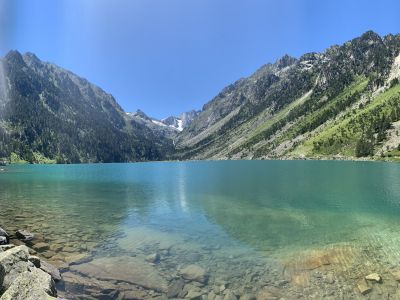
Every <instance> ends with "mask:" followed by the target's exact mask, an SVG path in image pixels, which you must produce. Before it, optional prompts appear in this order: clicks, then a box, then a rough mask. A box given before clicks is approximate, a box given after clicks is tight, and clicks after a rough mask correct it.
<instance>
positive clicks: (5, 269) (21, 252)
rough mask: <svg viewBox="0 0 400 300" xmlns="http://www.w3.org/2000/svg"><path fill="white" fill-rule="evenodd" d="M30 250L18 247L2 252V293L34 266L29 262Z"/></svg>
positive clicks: (0, 256)
mask: <svg viewBox="0 0 400 300" xmlns="http://www.w3.org/2000/svg"><path fill="white" fill-rule="evenodd" d="M28 256H29V253H28V248H27V247H26V246H18V247H14V248H11V249H9V250H7V251H4V252H0V293H1V292H2V291H5V290H6V289H7V288H8V287H9V286H10V285H11V284H12V283H13V282H14V281H15V280H16V278H17V277H18V276H19V275H20V274H21V273H23V272H26V271H28V270H29V268H30V266H33V265H32V263H31V262H29V261H28Z"/></svg>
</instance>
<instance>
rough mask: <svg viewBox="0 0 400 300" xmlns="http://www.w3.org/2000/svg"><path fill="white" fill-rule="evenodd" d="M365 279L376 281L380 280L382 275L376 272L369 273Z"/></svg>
mask: <svg viewBox="0 0 400 300" xmlns="http://www.w3.org/2000/svg"><path fill="white" fill-rule="evenodd" d="M365 279H366V280H369V281H375V282H378V283H379V282H381V281H382V277H381V276H380V275H379V274H378V273H372V274H369V275H367V276H365Z"/></svg>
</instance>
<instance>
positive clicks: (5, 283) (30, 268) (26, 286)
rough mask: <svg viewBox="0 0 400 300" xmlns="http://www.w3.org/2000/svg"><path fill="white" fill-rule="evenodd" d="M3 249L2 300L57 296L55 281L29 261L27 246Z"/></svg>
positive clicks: (0, 270)
mask: <svg viewBox="0 0 400 300" xmlns="http://www.w3.org/2000/svg"><path fill="white" fill-rule="evenodd" d="M10 246H11V245H10ZM3 248H5V250H4V251H0V295H1V297H0V300H11V299H28V300H29V299H32V300H33V299H35V300H41V299H53V298H54V297H56V296H57V291H56V288H55V283H54V280H53V279H52V278H51V276H50V275H49V274H47V273H46V272H44V271H42V270H41V269H39V268H37V267H35V265H34V264H33V263H32V261H30V260H29V258H30V257H29V251H28V248H27V247H26V246H14V247H11V248H10V247H7V248H6V247H4V246H3ZM54 299H55V298H54Z"/></svg>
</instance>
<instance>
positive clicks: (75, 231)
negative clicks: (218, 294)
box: [0, 161, 400, 299]
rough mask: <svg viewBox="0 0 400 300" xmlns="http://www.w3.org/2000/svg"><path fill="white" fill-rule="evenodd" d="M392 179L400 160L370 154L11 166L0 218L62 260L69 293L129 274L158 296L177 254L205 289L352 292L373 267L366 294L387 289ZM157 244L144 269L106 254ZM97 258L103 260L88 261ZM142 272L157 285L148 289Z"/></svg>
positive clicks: (123, 254) (394, 208)
mask: <svg viewBox="0 0 400 300" xmlns="http://www.w3.org/2000/svg"><path fill="white" fill-rule="evenodd" d="M399 178H400V165H399V164H390V163H369V162H365V163H364V162H335V161H328V162H323V161H228V162H226V161H224V162H183V163H175V162H170V163H141V164H105V165H47V166H46V165H37V166H10V167H7V171H6V172H3V173H0V225H2V226H4V227H5V228H7V229H9V231H14V230H16V229H19V228H27V229H29V230H30V231H32V232H34V233H36V234H37V236H38V240H37V243H39V242H46V243H48V244H49V245H50V246H52V247H51V248H50V249H44V250H40V251H39V252H40V253H41V254H42V255H44V256H45V257H46V258H47V259H48V260H49V261H50V262H53V263H54V264H56V265H58V266H59V267H60V268H62V269H63V271H64V272H65V273H64V274H65V276H64V277H65V282H62V283H60V284H59V288H60V290H61V292H63V293H65V294H66V295H67V296H69V297H90V295H91V296H93V297H95V298H99V297H100V296H99V294H96V293H104V291H101V289H100V292H99V290H98V289H95V288H94V287H92V288H88V286H91V285H94V283H93V281H91V282H87V280H88V278H90V280H106V282H107V284H108V283H110V284H111V286H112V288H114V289H117V290H119V294H118V293H114V294H108V295H109V297H110V298H117V296H118V295H119V297H122V298H123V297H124V295H125V294H124V293H128V291H130V289H133V287H132V286H133V285H134V284H133V283H138V285H140V286H142V287H144V288H143V290H141V292H143V294H141V297H144V298H148V297H150V296H151V297H155V296H159V295H161V294H165V293H166V291H167V290H168V289H167V287H168V285H170V284H171V282H173V280H174V278H175V277H177V276H178V275H179V272H180V271H179V270H181V269H182V268H183V267H185V266H186V265H188V264H196V265H199V266H202V267H203V268H205V269H207V270H208V271H209V274H210V279H209V282H208V285H206V286H203V287H200V289H201V292H204V293H206V292H211V290H213V288H214V286H218V287H219V286H220V285H221V283H222V284H224V283H226V285H227V288H229V289H231V290H232V291H234V292H235V293H236V294H238V295H243V294H245V293H253V294H257V293H260V291H261V293H262V291H264V292H265V290H267V291H266V292H268V293H272V294H274V293H275V294H276V296H277V297H278V296H283V297H286V298H289V299H290V298H297V297H306V298H312V297H315V298H316V299H318V297H322V296H324V297H325V298H326V297H329V296H331V297H333V299H335V298H337V297H339V296H343V297H350V298H351V297H353V298H354V297H356V298H357V297H364V296H362V295H361V294H360V293H359V291H358V290H357V285H358V283H359V281H360V280H362V278H363V277H364V276H365V275H368V274H365V273H368V272H379V273H380V274H381V275H382V274H383V275H382V276H384V279H385V280H384V282H383V284H380V285H374V286H372V284H371V283H369V284H370V285H371V287H372V288H373V290H372V292H371V293H369V294H368V295H369V296H370V297H373V296H376V295H380V294H379V293H386V294H388V295H392V294H393V295H395V294H396V293H397V282H396V280H395V279H396V278H395V276H393V273H395V272H396V271H397V268H398V267H399V270H400V265H399V266H398V264H399V262H400V246H399V245H400V230H399V228H400V218H399V216H400V180H399ZM32 247H34V245H32ZM156 252H157V253H160V254H161V260H160V262H159V263H158V264H155V265H150V266H151V269H148V270H147V269H146V271H147V272H148V273H149V274H151V276H150V277H149V278H148V279H142V278H139V279H137V278H134V279H132V281H130V280H129V278H131V277H135V276H136V275H135V274H134V273H135V272H137V271H135V270H133V271H132V274H129V272H130V271H129V270H126V271H125V273H128V274H125V275H126V276H125V277H124V276H122V277H121V274H117V273H118V263H116V262H115V259H117V258H123V259H122V260H123V261H127V260H128V261H129V260H130V259H131V258H132V257H134V259H133V258H132V264H133V266H135V265H134V264H138V266H139V267H142V265H141V262H145V257H146V256H147V255H149V254H153V253H156ZM104 257H111V258H112V259H110V261H109V264H110V268H108V269H107V270H106V271H104V270H103V271H104V272H103V271H101V272H100V271H99V270H98V269H96V268H94V270H92V269H93V268H90V267H91V266H92V265H88V264H90V262H91V261H95V262H96V260H97V259H100V258H104ZM113 259H114V260H113ZM102 263H104V262H103V261H102ZM107 263H108V262H107ZM114 265H115V269H113V266H114ZM77 266H78V267H77ZM143 268H147V265H144V267H143ZM87 270H89V271H87ZM107 272H108V274H110V276H108V275H107V276H106V275H105V274H104V273H107ZM316 272H317V273H316ZM96 273H98V274H99V275H98V274H96ZM142 273H143V272H142ZM319 273H320V274H319ZM316 274H317V275H316ZM130 276H131V277H130ZM157 276H159V277H157ZM332 276H333V278H334V279H333V282H331V281H332V280H330V279H331V277H332ZM106 277H107V278H106ZM114 277H115V278H114ZM153 279H154V280H153ZM85 280H86V282H85ZM143 280H144V281H146V280H147V281H148V282H143ZM152 280H153V281H152ZM79 281H81V283H84V285H83V286H79V284H78V282H79ZM161 281H162V283H161ZM164 281H165V282H164ZM149 282H150V283H149ZM153 282H160V285H165V289H164V290H162V289H161V291H158V292H154V293H153V292H151V293H150V294H149V290H152V289H156V288H155V287H154V286H153V285H152V283H153ZM102 284H103V285H104V284H105V283H104V282H102ZM112 288H110V289H112ZM197 288H199V287H197ZM78 295H80V296H78ZM82 295H85V296H82ZM103 296H104V295H103ZM393 297H394V296H393ZM126 298H128V297H126ZM260 298H262V297H261V296H260Z"/></svg>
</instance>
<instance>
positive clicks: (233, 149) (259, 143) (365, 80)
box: [174, 31, 400, 159]
mask: <svg viewBox="0 0 400 300" xmlns="http://www.w3.org/2000/svg"><path fill="white" fill-rule="evenodd" d="M399 53H400V35H387V36H384V37H380V36H379V35H378V34H376V33H374V32H372V31H368V32H366V33H365V34H363V35H362V36H360V37H358V38H355V39H353V40H351V41H348V42H346V43H344V44H343V45H340V46H339V45H334V46H332V47H330V48H328V49H327V50H325V51H324V52H322V53H308V54H305V55H303V56H301V57H300V58H298V59H297V58H293V57H290V56H288V55H285V56H284V57H282V58H281V59H279V60H277V61H276V62H275V63H272V64H266V65H264V66H262V67H261V68H260V69H259V70H257V71H256V72H255V73H254V74H253V75H251V76H250V77H248V78H242V79H239V80H238V81H236V82H235V83H233V84H231V85H229V86H228V87H226V88H224V89H223V90H222V91H221V92H220V93H219V94H218V95H217V96H216V97H214V98H213V99H212V100H211V101H210V102H208V103H207V104H205V105H204V106H203V108H202V110H201V112H200V113H199V115H198V116H197V117H196V118H195V119H194V120H193V122H192V123H191V124H190V125H189V126H187V127H186V128H185V129H183V131H182V132H181V133H180V134H179V135H178V136H177V138H176V141H175V142H176V153H175V156H174V157H175V158H176V159H268V158H304V157H310V158H332V157H346V158H349V157H352V158H355V157H366V156H372V157H374V158H380V157H385V156H391V157H393V156H400V151H399V150H400V146H399V144H400V137H399V131H400V85H399V77H400V56H399Z"/></svg>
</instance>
